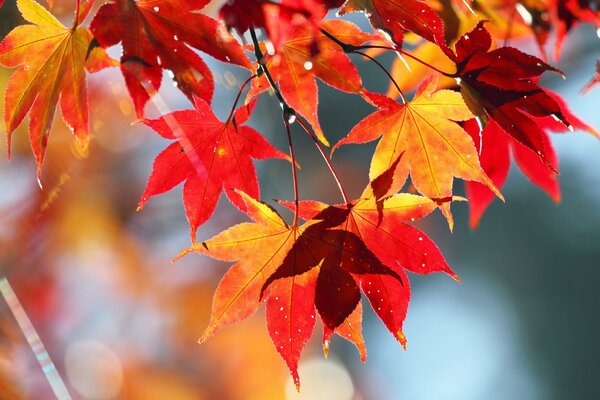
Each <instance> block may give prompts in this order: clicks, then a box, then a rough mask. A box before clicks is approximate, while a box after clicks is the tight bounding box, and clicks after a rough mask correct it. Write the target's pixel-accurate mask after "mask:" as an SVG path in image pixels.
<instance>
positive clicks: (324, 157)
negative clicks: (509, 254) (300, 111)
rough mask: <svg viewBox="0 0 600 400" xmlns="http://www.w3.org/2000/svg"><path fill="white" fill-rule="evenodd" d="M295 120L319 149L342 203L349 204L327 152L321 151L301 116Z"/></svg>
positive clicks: (317, 140)
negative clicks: (336, 186) (340, 195)
mask: <svg viewBox="0 0 600 400" xmlns="http://www.w3.org/2000/svg"><path fill="white" fill-rule="evenodd" d="M297 121H298V123H299V124H300V126H302V128H303V129H304V130H305V131H306V133H307V134H308V136H310V138H311V139H312V141H313V142H314V143H315V146H317V149H318V150H319V153H321V156H322V157H323V160H325V163H326V164H327V167H329V170H330V171H331V175H333V179H335V181H336V183H337V185H338V188H339V189H340V193H341V194H342V198H343V199H344V204H350V202H349V201H348V196H347V195H346V191H345V190H344V186H343V185H342V182H341V181H340V177H339V176H338V174H337V172H336V170H335V168H334V167H333V164H332V163H331V159H330V158H329V157H328V156H327V154H325V151H323V147H322V146H321V143H319V139H317V138H316V136H315V135H314V134H313V133H312V132H311V130H310V129H309V128H308V126H306V123H305V122H304V121H303V120H302V119H301V118H298V119H297Z"/></svg>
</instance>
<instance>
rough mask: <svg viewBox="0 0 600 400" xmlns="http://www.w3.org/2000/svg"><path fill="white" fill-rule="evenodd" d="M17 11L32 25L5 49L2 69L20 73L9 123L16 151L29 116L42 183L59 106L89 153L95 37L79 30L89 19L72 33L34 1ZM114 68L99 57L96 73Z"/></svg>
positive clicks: (10, 99) (22, 1) (10, 90)
mask: <svg viewBox="0 0 600 400" xmlns="http://www.w3.org/2000/svg"><path fill="white" fill-rule="evenodd" d="M17 7H18V8H19V11H20V12H21V15H22V16H23V18H24V19H25V20H26V21H28V22H30V23H31V25H21V26H18V27H17V28H15V29H14V30H13V31H11V32H10V33H9V34H8V35H7V36H6V37H5V38H4V40H3V41H2V43H0V65H3V66H5V67H9V68H17V70H16V71H15V72H14V73H13V74H12V75H11V77H10V80H9V82H8V85H7V88H6V98H5V100H6V104H5V113H4V120H5V124H6V131H7V133H8V142H9V146H10V142H11V135H12V133H13V132H14V131H15V129H16V128H17V127H18V126H19V124H21V122H22V121H23V119H24V118H25V115H27V113H28V112H29V114H30V123H29V138H30V140H31V147H32V149H33V152H34V154H35V158H36V160H37V174H38V178H39V176H40V174H41V171H42V164H43V162H44V154H45V151H46V146H47V144H48V136H49V133H50V128H51V127H52V122H53V121H54V114H55V112H56V106H57V105H58V104H60V111H61V115H62V118H63V120H64V121H65V123H66V124H67V125H68V126H69V128H70V129H71V130H72V131H73V133H74V135H75V137H76V138H77V141H78V143H79V145H80V146H81V147H82V148H83V149H86V148H87V144H88V133H89V126H88V125H89V124H88V95H87V87H86V79H85V74H86V72H85V66H86V56H87V54H88V48H89V46H90V43H91V41H92V35H91V33H90V31H89V30H88V29H87V28H82V27H79V26H78V25H79V21H80V20H81V19H82V17H84V15H85V14H83V13H82V14H80V16H79V17H78V18H76V21H75V22H74V23H73V26H72V27H70V28H67V27H65V26H63V25H62V24H61V23H60V21H58V20H57V19H56V18H55V17H54V16H53V15H52V14H50V13H49V12H48V11H47V10H46V9H45V8H43V7H42V6H41V5H39V4H38V3H36V2H35V1H33V0H18V1H17ZM109 65H114V64H113V63H112V62H111V61H110V60H109V59H108V58H107V56H106V54H105V53H103V52H99V53H95V58H94V62H93V63H92V65H91V67H92V69H94V70H97V69H100V68H101V67H104V66H109ZM9 155H10V147H9Z"/></svg>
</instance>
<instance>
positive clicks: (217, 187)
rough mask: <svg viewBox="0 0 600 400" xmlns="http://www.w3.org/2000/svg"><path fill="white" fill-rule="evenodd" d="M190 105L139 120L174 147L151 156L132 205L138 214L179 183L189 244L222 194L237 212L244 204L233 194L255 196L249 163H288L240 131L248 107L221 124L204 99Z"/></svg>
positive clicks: (257, 138)
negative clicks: (149, 170) (142, 186)
mask: <svg viewBox="0 0 600 400" xmlns="http://www.w3.org/2000/svg"><path fill="white" fill-rule="evenodd" d="M194 100H195V106H196V108H195V109H194V110H184V111H175V112H172V113H169V114H167V115H164V116H162V117H160V118H158V119H154V120H152V119H145V120H143V123H144V124H146V125H147V126H149V127H151V128H152V129H154V130H155V131H156V132H157V133H158V134H159V135H161V136H162V137H164V138H165V139H171V140H175V142H173V143H171V145H169V146H168V147H167V148H166V149H165V150H164V151H163V152H162V153H160V154H159V155H158V156H157V157H156V159H155V161H154V165H153V169H152V174H151V175H150V178H149V180H148V185H147V186H146V190H145V191H144V193H143V194H142V197H141V199H140V202H139V204H138V209H141V208H142V207H143V206H144V205H145V204H146V202H147V201H148V199H149V198H150V197H152V196H154V195H157V194H160V193H164V192H166V191H169V190H171V189H172V188H173V187H175V186H177V185H178V184H180V183H181V182H183V181H185V185H184V187H183V203H184V206H185V213H186V216H187V218H188V221H189V223H190V229H191V236H192V241H193V242H195V240H196V239H195V236H196V235H195V234H196V230H197V229H198V227H199V226H200V225H202V224H203V223H204V222H206V221H207V220H208V219H209V218H210V216H211V215H212V214H213V212H214V210H215V207H216V205H217V201H218V200H219V197H220V195H221V190H222V189H225V190H226V194H227V197H228V198H229V200H231V202H232V203H233V204H234V205H235V206H236V207H238V208H239V209H240V210H242V211H243V210H244V208H245V203H244V202H243V200H242V198H241V197H240V196H239V195H238V194H237V193H236V192H235V191H233V189H239V190H243V191H244V192H246V193H248V195H250V196H253V197H258V195H259V188H258V180H257V177H256V171H255V170H254V166H253V165H252V159H253V158H254V159H265V158H282V159H287V158H288V156H287V155H286V154H285V153H282V152H280V151H279V150H277V149H276V148H274V147H273V146H272V145H271V144H270V143H269V142H267V141H266V140H265V138H264V137H262V136H261V135H260V133H258V132H257V131H256V130H254V129H252V128H250V127H248V126H242V125H243V124H244V123H245V122H246V121H247V120H248V118H249V117H250V113H251V111H252V109H253V106H254V103H251V104H250V105H248V106H244V107H241V108H239V109H238V110H237V111H236V112H235V114H233V115H232V117H231V118H230V119H228V120H227V121H226V122H225V123H223V122H221V121H220V120H218V119H217V117H216V116H215V115H214V113H213V111H212V109H211V108H210V106H209V105H208V104H207V103H206V102H205V101H204V100H202V99H200V98H194Z"/></svg>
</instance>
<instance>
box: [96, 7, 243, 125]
mask: <svg viewBox="0 0 600 400" xmlns="http://www.w3.org/2000/svg"><path fill="white" fill-rule="evenodd" d="M207 3H208V0H202V1H195V0H175V1H171V0H138V1H133V0H114V1H112V2H109V3H106V4H104V5H103V6H102V7H101V8H100V9H99V10H98V12H97V14H96V16H95V17H94V19H93V21H92V23H91V30H92V32H93V33H94V36H95V38H96V40H98V42H99V43H100V44H101V45H102V46H103V47H110V46H113V45H115V44H117V43H122V45H123V56H122V57H121V71H122V73H123V76H124V78H125V82H126V84H127V88H128V89H129V93H130V94H131V97H132V98H133V102H134V105H135V110H136V113H137V115H138V117H140V118H141V117H143V114H144V106H145V105H146V103H147V102H148V100H149V99H150V98H151V97H152V96H153V95H154V94H155V93H156V92H157V91H158V89H159V88H160V83H161V78H162V70H163V69H167V70H170V71H171V72H172V73H173V79H174V80H175V82H176V83H177V87H178V88H179V89H180V90H181V91H182V92H183V93H184V94H185V95H186V96H187V97H188V99H190V101H192V102H193V99H192V96H198V97H200V98H202V99H204V100H205V101H207V102H209V103H210V101H211V99H212V95H213V92H214V82H213V77H212V73H211V71H210V69H209V68H208V66H207V65H206V64H205V63H204V61H202V59H201V58H200V57H199V56H198V55H197V54H196V53H195V52H194V51H193V50H192V49H197V50H200V51H203V52H205V53H207V54H209V55H211V56H213V57H215V58H217V59H218V60H221V61H224V62H229V63H233V64H236V65H239V66H242V67H245V68H249V67H250V61H249V60H248V58H247V57H246V55H245V54H244V51H243V49H242V47H241V46H240V44H239V43H238V42H237V41H236V40H235V39H234V38H233V37H232V36H231V35H229V34H228V33H227V32H226V30H225V29H224V28H223V27H222V25H221V24H220V23H219V22H218V21H216V20H214V19H212V18H210V17H208V16H206V15H203V14H200V13H199V12H197V10H200V9H202V8H203V7H204V6H205V5H206V4H207Z"/></svg>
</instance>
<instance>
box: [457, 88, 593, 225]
mask: <svg viewBox="0 0 600 400" xmlns="http://www.w3.org/2000/svg"><path fill="white" fill-rule="evenodd" d="M545 92H546V94H548V95H549V96H550V97H552V98H553V99H554V100H555V101H556V102H557V103H558V104H559V105H560V108H561V111H562V113H563V114H564V115H565V117H566V119H567V121H568V122H569V124H570V126H572V127H573V128H574V129H577V130H582V131H587V132H589V133H591V134H592V135H594V136H596V137H600V136H599V134H598V132H596V130H595V129H594V128H592V127H591V126H589V125H588V124H586V123H585V122H583V121H581V120H580V119H579V118H577V116H575V115H574V114H573V113H572V112H571V111H570V110H569V109H568V107H567V105H566V103H565V102H564V100H562V99H561V98H560V96H558V94H556V93H553V92H551V91H549V90H545ZM534 120H535V122H536V123H537V124H538V125H539V126H540V127H541V129H542V130H543V135H544V139H545V140H546V141H547V143H548V147H547V161H548V162H549V163H550V165H551V167H552V169H553V170H555V171H557V170H558V157H557V155H556V152H555V151H554V148H553V147H552V144H551V142H550V137H549V135H548V133H547V131H552V132H557V133H563V132H568V131H569V129H568V128H567V127H566V126H565V125H564V124H562V123H560V122H558V121H557V120H556V119H554V118H552V117H545V118H535V119H534ZM464 128H465V130H466V131H467V132H468V133H469V134H470V135H471V137H472V138H473V141H474V142H475V144H476V146H477V151H478V153H479V159H480V161H481V167H482V168H483V170H484V171H485V172H486V173H487V174H488V176H489V177H490V179H492V181H493V182H494V184H495V185H496V186H497V187H498V188H502V186H504V183H505V182H506V178H507V177H508V172H509V169H510V155H511V154H512V156H513V157H514V159H515V162H516V164H517V166H518V167H519V169H520V170H521V171H522V172H523V174H525V176H527V178H529V180H530V181H531V182H532V183H533V184H535V185H536V186H538V187H539V188H541V189H542V190H544V191H545V192H546V193H548V195H549V196H550V197H551V198H552V200H554V201H555V202H559V201H560V198H561V194H560V186H559V182H558V176H557V174H556V173H555V172H554V171H552V170H551V169H549V168H548V167H547V165H546V164H545V163H544V162H542V160H541V159H540V157H538V156H537V155H536V154H535V153H533V152H532V151H531V150H530V149H529V148H527V147H525V146H524V145H523V144H521V143H520V142H518V141H516V140H515V139H514V138H512V137H511V136H509V135H507V134H506V132H505V131H504V130H503V129H502V128H500V126H498V124H496V123H495V122H494V121H493V120H491V121H490V122H489V123H488V124H487V125H486V127H485V128H484V129H483V131H481V132H480V127H479V124H478V123H477V122H476V121H475V120H471V121H467V122H466V123H465V124H464ZM465 188H466V192H467V198H468V199H469V224H470V225H471V228H473V229H474V228H476V227H477V226H478V225H479V221H480V219H481V217H482V215H483V213H484V212H485V210H486V209H487V207H488V206H489V205H490V204H491V202H492V201H493V200H494V197H495V195H494V193H493V192H492V191H490V190H489V188H488V187H486V186H484V185H481V184H479V183H477V182H466V183H465Z"/></svg>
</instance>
